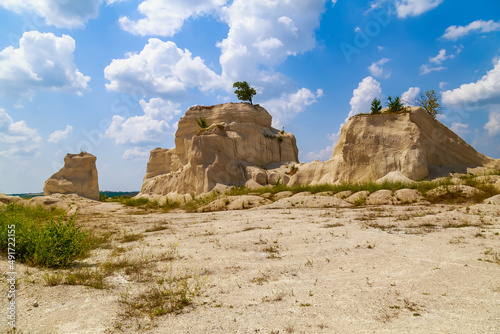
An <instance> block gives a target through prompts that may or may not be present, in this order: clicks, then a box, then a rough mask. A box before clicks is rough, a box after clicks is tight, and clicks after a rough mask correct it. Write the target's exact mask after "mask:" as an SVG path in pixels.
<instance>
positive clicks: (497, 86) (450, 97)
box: [442, 59, 500, 105]
mask: <svg viewBox="0 0 500 334" xmlns="http://www.w3.org/2000/svg"><path fill="white" fill-rule="evenodd" d="M442 100H443V103H445V104H447V105H460V104H470V103H478V104H484V105H485V104H492V103H494V104H496V103H500V59H498V60H497V61H496V64H495V66H494V68H493V69H492V70H490V71H489V72H488V73H487V74H486V75H484V76H483V77H482V78H481V79H480V80H478V81H477V82H473V83H468V84H463V85H461V86H460V87H459V88H455V89H453V90H447V91H445V92H443V94H442Z"/></svg>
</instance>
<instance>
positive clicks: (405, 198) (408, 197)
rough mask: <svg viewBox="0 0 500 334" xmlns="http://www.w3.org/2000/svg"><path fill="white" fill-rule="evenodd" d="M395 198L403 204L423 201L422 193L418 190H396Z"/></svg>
mask: <svg viewBox="0 0 500 334" xmlns="http://www.w3.org/2000/svg"><path fill="white" fill-rule="evenodd" d="M394 196H396V198H397V199H398V200H399V201H400V202H401V203H402V204H409V203H415V202H418V201H421V200H422V199H423V197H422V195H421V194H420V192H419V191H418V190H416V189H399V190H396V192H395V193H394Z"/></svg>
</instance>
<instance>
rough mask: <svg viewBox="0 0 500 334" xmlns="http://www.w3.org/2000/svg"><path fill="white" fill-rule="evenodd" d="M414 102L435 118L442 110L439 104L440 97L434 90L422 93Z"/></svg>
mask: <svg viewBox="0 0 500 334" xmlns="http://www.w3.org/2000/svg"><path fill="white" fill-rule="evenodd" d="M414 102H415V104H416V105H417V106H419V107H422V108H424V109H425V111H427V113H429V115H431V116H432V117H434V118H436V116H437V114H439V113H440V112H441V109H442V107H441V104H440V103H439V96H438V95H437V94H436V92H435V91H434V90H433V89H431V90H428V91H426V92H425V94H424V93H421V94H420V95H419V96H418V97H417V98H416V99H415V100H414Z"/></svg>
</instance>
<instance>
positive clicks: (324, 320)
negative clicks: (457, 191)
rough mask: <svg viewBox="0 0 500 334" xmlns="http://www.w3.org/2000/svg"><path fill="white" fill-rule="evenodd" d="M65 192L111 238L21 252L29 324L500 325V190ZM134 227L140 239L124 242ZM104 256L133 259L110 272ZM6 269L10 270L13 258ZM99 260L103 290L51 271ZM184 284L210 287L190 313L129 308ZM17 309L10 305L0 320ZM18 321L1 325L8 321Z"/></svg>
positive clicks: (200, 327) (111, 263)
mask: <svg viewBox="0 0 500 334" xmlns="http://www.w3.org/2000/svg"><path fill="white" fill-rule="evenodd" d="M65 196H66V197H62V196H59V197H60V198H61V200H62V201H72V202H74V203H76V205H78V206H79V211H78V212H79V215H78V220H77V222H78V223H79V224H81V225H82V226H84V227H85V228H88V229H92V230H99V231H103V232H105V233H110V232H112V233H113V237H112V239H111V241H110V242H111V245H110V246H109V247H103V248H98V249H95V250H93V251H92V252H91V254H90V257H89V258H86V259H84V260H81V261H78V265H77V266H74V267H72V268H67V269H59V270H52V269H46V268H40V267H30V266H27V265H25V264H23V263H20V262H19V263H16V272H17V279H18V280H17V284H16V299H15V301H16V311H17V319H16V327H17V328H16V330H17V331H19V332H23V333H39V334H63V333H64V334H66V333H72V334H87V333H92V334H97V333H117V334H118V333H127V334H128V333H158V334H160V333H193V334H196V333H203V334H204V333H220V334H226V333H325V334H327V333H328V334H330V333H332V334H336V333H338V334H341V333H380V334H383V333H412V334H414V333H415V334H427V333H460V334H468V333H484V334H491V333H499V332H500V323H499V321H498V319H499V318H500V281H499V279H498V277H500V215H499V214H500V205H499V203H498V202H497V200H494V199H493V198H491V199H488V200H486V202H488V203H492V204H477V205H471V204H469V203H467V204H461V205H455V204H452V205H442V204H439V205H434V204H433V205H429V204H412V205H384V206H349V205H348V206H345V205H342V206H336V205H334V206H332V207H322V206H319V207H317V208H311V207H304V208H297V207H291V206H287V207H286V208H282V207H276V208H274V209H270V208H269V207H266V206H261V207H259V208H256V209H250V210H235V211H231V210H229V211H221V212H209V213H193V212H169V213H164V212H151V213H147V214H146V213H145V212H144V211H143V210H140V209H139V208H130V207H129V208H127V207H124V206H123V205H122V204H120V203H111V202H103V203H101V202H96V201H90V200H87V199H81V198H77V197H76V196H74V195H65ZM497 196H498V195H497ZM303 197H304V200H305V201H307V199H306V198H309V199H312V198H314V196H313V195H309V196H303ZM316 197H317V199H320V198H327V199H328V197H325V196H316ZM332 198H333V197H332ZM288 199H289V200H293V201H298V203H297V204H300V202H301V201H302V200H301V199H300V196H299V197H290V198H288ZM494 201H495V203H493V202H494ZM275 203H278V202H275ZM291 203H292V202H290V204H291ZM344 203H345V202H344ZM87 206H88V207H87ZM158 227H161V228H158ZM125 234H130V235H139V236H141V238H138V239H134V241H129V242H124V241H123V240H122V238H123V236H124V235H125ZM165 254H167V255H169V256H165ZM105 264H107V265H108V267H106V268H117V267H119V266H122V267H120V268H121V269H116V270H112V271H111V272H110V273H109V274H107V271H106V270H104V269H102V268H104V265H105ZM123 266H125V268H123ZM137 268H142V269H137ZM0 270H1V271H2V272H9V262H8V261H7V258H5V257H4V258H2V259H0ZM88 271H90V272H92V273H93V272H97V273H102V274H103V275H108V276H107V277H106V278H105V283H106V287H105V288H104V289H97V288H94V287H90V286H83V285H71V284H68V283H61V282H60V283H57V282H56V283H54V282H53V283H51V284H50V285H49V284H48V279H47V277H49V276H54V275H61V277H69V276H68V275H70V274H73V275H76V274H77V273H86V272H88ZM183 281H186V282H187V284H188V285H189V286H195V283H196V282H199V284H200V290H199V293H197V294H196V295H194V296H191V297H190V298H191V299H190V303H189V305H186V306H185V307H184V308H183V309H182V310H178V311H176V312H167V314H162V313H159V314H154V313H139V314H136V313H133V312H132V311H131V310H135V309H134V308H133V307H134V305H136V303H138V304H139V305H141V304H140V303H145V302H146V301H152V300H157V299H159V300H161V298H166V297H161V296H159V294H155V292H157V291H161V292H163V291H165V292H166V293H168V291H170V290H168V289H167V288H169V287H170V286H172V287H173V288H175V287H177V286H182V284H181V283H182V282H183ZM153 288H156V290H155V289H153ZM155 296H157V297H156V299H153V298H155ZM146 298H147V299H146ZM6 300H7V299H6ZM127 301H128V302H129V303H130V304H127ZM7 313H8V309H7V307H2V308H0V317H2V318H3V319H6V317H7ZM10 329H11V328H10V327H9V326H8V324H7V321H2V322H0V332H2V333H7V332H8V331H9V330H10Z"/></svg>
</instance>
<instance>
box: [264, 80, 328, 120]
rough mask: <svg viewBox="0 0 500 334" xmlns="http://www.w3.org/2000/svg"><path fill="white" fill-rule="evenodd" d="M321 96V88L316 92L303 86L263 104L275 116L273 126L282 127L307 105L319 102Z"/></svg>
mask: <svg viewBox="0 0 500 334" xmlns="http://www.w3.org/2000/svg"><path fill="white" fill-rule="evenodd" d="M321 96H323V90H321V89H318V90H317V91H316V94H314V93H313V92H311V91H310V90H309V89H307V88H301V89H299V90H298V91H297V92H295V93H291V94H286V93H284V94H283V95H282V96H280V97H279V98H274V99H271V100H268V101H265V102H263V103H262V105H263V107H265V108H266V109H267V111H269V113H270V114H271V115H272V116H273V126H275V127H280V126H282V125H283V124H286V123H287V121H288V120H290V119H291V118H293V117H295V116H296V115H297V114H298V113H300V112H303V111H304V110H305V108H306V107H307V106H309V105H311V104H313V103H315V102H317V101H316V98H319V97H321Z"/></svg>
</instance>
